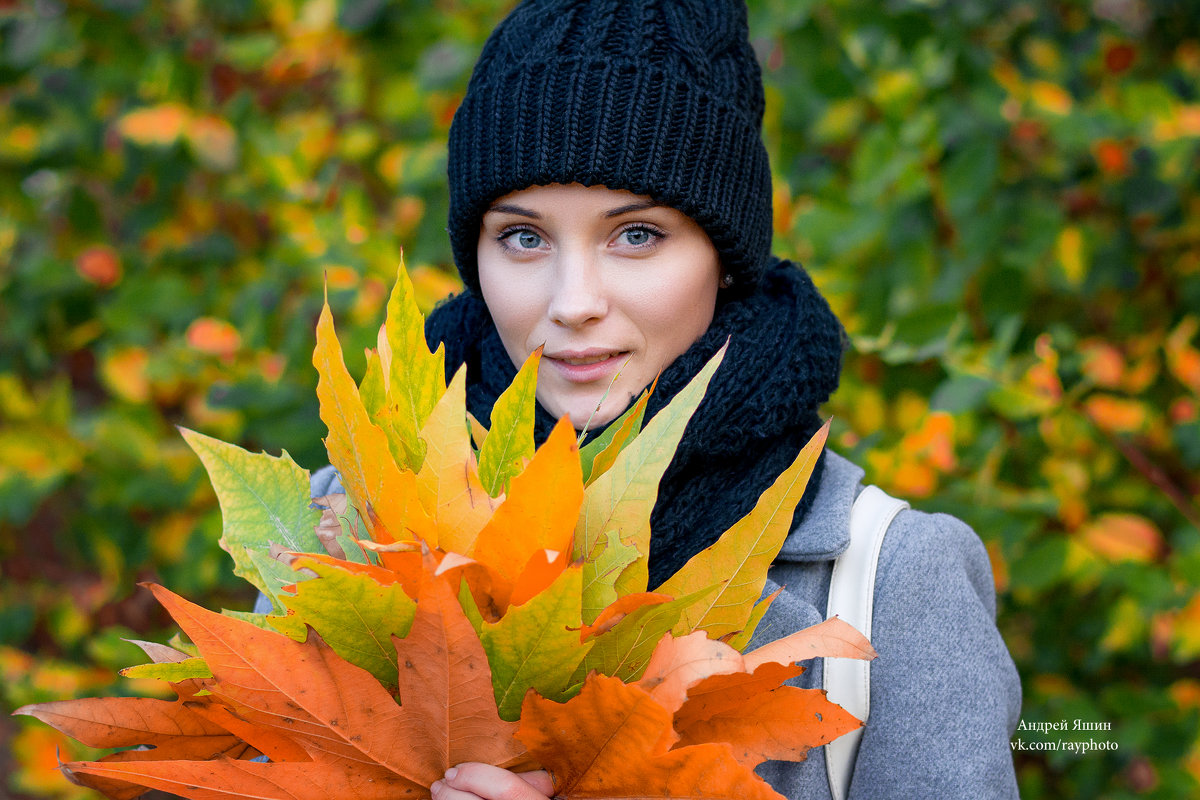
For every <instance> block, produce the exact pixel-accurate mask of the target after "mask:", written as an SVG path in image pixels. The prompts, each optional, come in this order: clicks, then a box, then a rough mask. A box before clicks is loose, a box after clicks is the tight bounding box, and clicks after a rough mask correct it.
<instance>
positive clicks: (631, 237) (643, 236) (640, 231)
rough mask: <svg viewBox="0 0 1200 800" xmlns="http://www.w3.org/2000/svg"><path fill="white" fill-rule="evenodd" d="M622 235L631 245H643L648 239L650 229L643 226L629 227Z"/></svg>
mask: <svg viewBox="0 0 1200 800" xmlns="http://www.w3.org/2000/svg"><path fill="white" fill-rule="evenodd" d="M624 236H625V241H626V242H628V243H629V244H632V245H643V244H646V243H647V242H649V241H650V231H648V230H646V229H645V228H630V229H629V230H627V231H625V233H624Z"/></svg>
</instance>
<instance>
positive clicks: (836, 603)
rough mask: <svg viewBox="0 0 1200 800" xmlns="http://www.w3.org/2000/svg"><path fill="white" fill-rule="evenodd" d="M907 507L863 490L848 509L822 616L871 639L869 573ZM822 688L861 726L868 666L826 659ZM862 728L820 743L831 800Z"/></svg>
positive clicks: (843, 791) (842, 789)
mask: <svg viewBox="0 0 1200 800" xmlns="http://www.w3.org/2000/svg"><path fill="white" fill-rule="evenodd" d="M906 508H908V503H905V502H904V501H903V500H897V499H896V498H894V497H890V496H889V495H887V494H886V493H885V492H884V491H883V490H882V489H880V488H879V487H878V486H867V487H865V488H864V489H863V490H862V491H861V492H860V493H859V495H858V499H856V500H855V501H854V505H853V506H852V507H851V509H850V546H849V547H848V548H847V549H846V552H844V553H842V554H841V555H840V556H838V558H837V559H836V560H835V561H834V562H833V575H832V577H831V578H830V580H829V607H828V609H827V610H826V611H827V614H826V615H827V616H828V617H833V616H838V617H841V618H842V619H843V620H844V621H846V622H848V623H850V624H851V625H853V626H854V627H855V628H857V629H858V630H859V631H860V632H861V633H862V634H863V635H864V636H866V637H867V638H870V637H871V609H872V606H873V605H874V599H875V570H876V568H877V567H878V565H879V550H880V548H881V547H882V546H883V537H884V534H886V533H887V529H888V526H890V525H891V524H892V520H893V519H895V518H896V515H897V514H899V513H900V512H901V511H902V510H904V509H906ZM824 688H825V692H826V694H827V696H828V698H829V699H830V700H831V701H833V702H835V703H837V704H838V705H840V706H841V707H842V708H844V709H846V710H847V711H849V712H850V713H851V714H853V715H854V716H856V717H858V718H859V719H861V720H862V721H863V722H864V723H865V722H866V721H867V717H868V716H869V715H870V712H871V662H870V661H862V660H860V659H856V658H826V659H825V665H824ZM862 733H863V732H862V728H859V729H858V730H855V731H851V732H850V733H847V734H845V735H843V736H839V737H838V738H837V739H834V740H833V741H832V742H830V743H829V744H827V745H825V769H826V772H827V773H828V776H829V793H830V794H831V795H832V797H833V800H845V799H846V795H847V793H848V792H849V789H850V777H851V776H852V775H853V774H854V760H855V758H856V756H857V755H858V743H859V741H860V740H861V739H862Z"/></svg>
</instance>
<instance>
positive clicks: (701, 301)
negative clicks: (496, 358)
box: [478, 184, 721, 428]
mask: <svg viewBox="0 0 1200 800" xmlns="http://www.w3.org/2000/svg"><path fill="white" fill-rule="evenodd" d="M478 255H479V282H480V284H481V287H482V289H483V299H484V302H486V303H487V307H488V310H489V311H490V312H491V314H492V319H493V320H495V322H496V328H497V330H498V331H499V332H500V339H501V341H503V342H504V348H505V350H507V351H508V356H509V358H511V359H512V361H513V363H514V364H516V365H518V366H520V365H521V364H522V363H524V361H525V359H526V358H527V357H528V356H529V354H530V353H532V352H533V351H534V350H535V349H536V348H537V347H539V346H541V345H545V350H544V351H543V352H542V361H541V367H540V369H539V371H538V385H537V398H538V401H539V402H540V403H541V404H542V407H543V408H545V409H546V410H547V411H549V412H550V413H551V414H553V415H554V416H556V417H561V416H563V415H564V414H569V415H570V416H571V421H572V423H573V424H574V425H575V427H576V428H582V427H583V425H584V423H586V422H587V420H588V417H589V416H591V414H592V412H593V411H595V416H594V417H593V418H592V425H591V426H592V427H596V426H598V425H603V424H605V423H607V422H610V421H612V420H613V419H615V418H616V417H617V416H618V415H619V414H620V413H621V412H622V411H623V410H624V409H625V407H626V406H627V405H628V404H629V400H630V398H631V397H633V396H635V395H637V394H639V393H640V392H641V390H642V389H643V388H645V387H646V386H648V385H649V384H650V382H651V381H653V380H654V378H655V376H657V375H658V373H659V372H661V371H662V370H663V369H664V368H665V367H666V366H667V365H668V364H670V363H671V362H672V361H674V360H675V358H676V357H677V356H679V355H681V354H682V353H683V352H684V351H685V350H687V349H688V347H690V346H691V345H692V343H693V342H695V341H696V340H697V339H698V338H699V337H700V335H701V334H703V333H704V331H705V330H707V329H708V326H709V323H710V322H712V318H713V310H714V308H715V307H716V300H717V286H718V283H719V280H720V273H721V269H720V263H719V260H718V256H717V251H716V249H715V248H714V247H713V245H712V242H711V241H710V240H709V238H708V235H707V234H706V233H705V232H704V230H703V229H702V228H701V227H700V226H699V225H697V224H696V223H695V222H694V221H692V219H691V218H689V217H687V216H686V215H684V214H683V213H681V212H679V211H676V210H675V209H673V208H667V207H665V206H658V205H655V204H654V203H653V201H651V200H650V198H648V197H644V196H640V195H635V194H632V193H630V192H627V191H622V190H615V189H607V188H605V187H603V186H582V185H580V184H570V185H566V186H564V185H557V184H556V185H551V186H534V187H530V188H528V189H523V190H521V191H519V192H513V193H512V194H508V195H505V196H504V197H501V198H499V199H498V200H496V201H495V202H494V203H493V204H492V206H491V208H490V209H489V210H488V211H487V213H485V214H484V216H483V222H482V225H481V226H480V232H479V250H478ZM614 376H616V378H615V380H614ZM610 385H611V386H612V388H611V390H610V389H609V386H610ZM605 391H608V396H607V397H606V398H605V399H604V401H603V403H601V398H602V397H604V393H605ZM597 405H599V410H598V411H596V408H597Z"/></svg>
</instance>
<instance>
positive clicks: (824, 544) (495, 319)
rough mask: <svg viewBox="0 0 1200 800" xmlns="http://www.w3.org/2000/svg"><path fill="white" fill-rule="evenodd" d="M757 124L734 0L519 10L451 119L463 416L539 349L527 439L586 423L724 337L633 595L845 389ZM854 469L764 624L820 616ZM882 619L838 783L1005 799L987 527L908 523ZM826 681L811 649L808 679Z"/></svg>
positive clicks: (483, 410) (501, 783)
mask: <svg viewBox="0 0 1200 800" xmlns="http://www.w3.org/2000/svg"><path fill="white" fill-rule="evenodd" d="M762 113H763V88H762V81H761V74H760V71H759V67H758V64H757V62H756V60H755V57H754V53H753V51H752V49H751V47H750V44H749V41H748V33H747V27H746V10H745V8H744V6H743V5H742V3H741V0H720V2H717V1H716V0H596V1H595V2H570V1H569V0H528V1H527V2H525V3H523V4H521V5H520V6H519V7H518V8H517V9H516V10H514V11H513V12H512V14H511V15H510V16H509V17H508V18H507V19H505V20H504V21H503V22H502V23H501V24H500V25H499V26H498V27H497V28H496V30H495V31H494V32H493V34H492V35H491V37H490V38H489V40H488V42H487V44H486V45H485V47H484V50H483V53H482V55H481V56H480V59H479V62H478V64H477V65H476V67H475V71H474V73H473V75H472V78H471V82H470V85H469V88H468V90H467V94H466V96H465V97H464V99H463V102H462V104H461V106H460V107H459V109H458V111H457V113H456V115H455V118H454V123H453V126H452V128H451V132H450V145H449V164H448V173H449V186H450V220H449V222H450V225H449V233H450V238H451V242H452V245H453V248H454V255H455V261H456V263H457V266H458V269H459V271H460V273H461V275H462V277H463V280H464V282H465V284H466V286H467V291H466V292H464V293H463V294H461V295H459V296H458V297H456V298H453V299H452V300H450V301H448V302H447V303H445V304H443V305H442V306H440V307H439V308H438V309H436V310H435V311H434V312H433V314H431V315H430V318H429V320H428V325H427V329H426V333H427V337H428V338H429V340H430V343H431V345H432V344H434V343H437V342H444V343H445V345H446V348H447V360H446V365H447V370H448V372H453V371H454V370H455V369H456V368H457V367H458V366H459V365H460V364H462V363H464V362H465V363H466V364H467V365H468V376H469V378H468V379H469V381H470V383H469V387H468V404H469V406H470V409H471V411H472V412H473V413H474V414H475V415H476V416H477V417H478V418H480V419H481V420H484V421H485V422H486V421H487V420H488V418H489V416H490V409H491V406H492V403H493V402H494V401H495V399H496V397H497V396H498V395H499V393H500V392H501V391H502V390H503V389H504V388H505V387H506V386H507V385H508V383H509V382H510V381H511V379H512V378H513V376H514V375H515V372H516V366H515V365H517V364H520V363H522V362H523V361H524V360H525V358H526V356H528V355H529V354H530V352H532V350H533V349H534V348H536V347H538V346H542V345H544V346H545V351H544V356H543V360H542V362H541V369H540V372H539V380H538V389H537V399H538V405H539V408H538V411H537V415H538V416H537V433H538V437H539V440H541V439H542V438H544V437H545V436H546V435H547V434H548V432H549V430H550V427H551V426H552V424H553V422H554V421H555V419H557V418H558V417H559V416H561V415H563V414H569V415H570V416H571V419H572V420H573V421H574V423H575V424H576V426H577V427H580V428H582V427H583V426H584V425H585V423H589V419H590V424H588V429H589V431H592V432H598V431H600V430H602V429H603V427H604V425H605V424H607V423H609V422H611V421H612V420H613V419H615V418H616V417H617V416H618V415H619V414H620V413H621V412H622V411H623V410H624V409H625V408H626V407H627V406H628V404H629V403H630V401H631V400H632V398H634V397H636V396H637V395H638V394H640V393H641V391H642V390H643V389H644V388H645V387H646V386H647V385H648V384H649V383H650V382H651V381H653V380H654V379H655V376H659V375H660V373H661V375H660V377H659V380H658V384H657V387H656V390H655V393H654V395H653V397H652V399H651V402H650V406H649V412H648V413H650V414H653V413H655V412H656V411H658V410H659V409H661V408H662V407H663V406H664V405H666V403H667V402H668V401H669V400H670V399H671V397H672V396H674V394H675V393H676V392H677V391H678V390H679V389H680V388H681V387H682V386H684V385H685V384H686V383H687V382H688V380H689V379H690V378H691V377H692V376H694V375H695V374H696V372H697V371H698V370H699V368H700V366H701V365H703V364H704V363H705V362H706V361H707V360H708V359H709V358H710V357H711V356H712V354H713V353H714V352H715V351H716V350H717V349H718V348H719V347H720V346H721V345H723V344H724V343H725V342H726V340H727V339H728V341H729V353H728V355H727V357H726V358H725V361H724V364H723V366H722V367H721V369H720V370H718V372H717V375H716V377H715V378H714V380H713V382H712V384H711V385H710V388H709V391H708V394H707V396H706V399H705V401H704V403H703V404H702V405H701V407H700V409H699V410H698V412H697V414H696V415H695V417H694V418H693V420H692V422H691V423H690V425H689V427H688V430H687V432H686V434H685V436H684V439H683V441H682V443H681V444H680V447H679V450H678V453H677V455H676V457H675V460H674V461H673V463H672V466H671V467H670V469H669V470H668V472H667V474H666V475H665V476H664V478H663V481H662V485H661V489H660V493H659V499H658V503H657V505H656V506H655V509H654V513H653V516H652V519H651V526H652V530H653V532H654V533H653V540H652V548H651V562H650V570H651V586H656V585H658V583H660V582H662V581H663V580H665V579H666V578H667V577H668V576H670V575H671V574H672V573H673V572H674V571H675V570H676V569H678V568H679V567H680V566H681V565H682V564H683V563H684V562H686V561H687V559H688V558H690V557H691V555H693V554H694V553H696V552H697V551H699V550H700V549H702V548H704V547H706V546H707V545H709V544H711V543H712V542H713V541H714V540H715V538H716V537H717V536H718V535H719V534H720V533H721V532H722V531H724V530H725V529H726V528H727V527H729V525H730V524H732V523H733V522H734V521H736V520H737V519H739V518H740V517H741V516H743V515H744V514H745V513H746V512H747V511H749V509H750V508H751V507H752V506H753V504H754V502H755V500H756V499H757V497H758V495H759V494H760V493H761V491H762V490H763V489H765V488H766V487H767V486H768V485H769V484H770V483H771V481H772V480H774V478H775V477H776V476H777V475H778V474H779V473H780V472H781V471H782V470H783V469H784V468H785V467H786V466H787V465H788V464H789V463H790V462H791V460H792V458H794V457H795V455H796V453H797V452H798V451H799V449H800V448H801V447H802V446H803V444H804V443H805V442H806V441H807V440H808V438H809V437H810V436H811V435H812V434H813V433H814V432H815V431H816V430H817V428H818V427H819V425H820V423H821V420H820V416H819V414H818V408H819V406H820V404H821V403H822V402H824V401H825V400H826V399H827V398H828V396H829V394H830V393H831V392H832V391H833V390H834V389H835V388H836V386H837V381H838V373H839V369H840V361H841V349H842V330H841V326H840V325H839V323H838V322H837V320H836V318H835V317H834V316H833V314H832V313H831V312H830V310H829V307H828V304H827V303H826V302H825V301H824V299H823V298H822V297H821V296H820V294H819V293H818V292H817V290H816V289H815V288H814V286H813V284H812V282H811V280H809V278H808V276H807V275H806V274H805V273H804V271H803V270H802V269H801V268H800V267H798V266H796V265H793V264H790V263H786V262H780V261H778V260H776V259H772V258H771V256H770V250H769V248H770V241H771V183H770V171H769V165H768V162H767V155H766V151H765V149H764V147H763V145H762V141H761V137H760V126H761V120H762ZM862 474H863V473H862V471H861V470H859V469H858V468H857V467H855V466H853V465H852V464H850V463H849V462H847V461H845V460H844V459H842V458H840V457H838V456H837V455H835V454H832V453H826V454H825V455H824V456H823V457H822V459H821V460H820V461H819V462H818V464H817V468H816V470H815V472H814V475H813V478H812V481H811V482H810V488H809V491H808V492H806V494H805V496H804V498H803V500H802V501H801V503H800V504H799V507H798V508H797V509H796V512H795V517H794V529H793V532H792V534H791V535H790V536H789V538H788V541H787V542H786V544H785V545H784V548H783V551H782V552H781V554H780V557H779V559H778V560H777V562H776V564H775V565H774V566H773V567H772V573H771V577H772V580H773V581H774V582H776V583H778V584H780V585H784V586H785V587H786V588H785V591H784V592H783V594H782V595H781V596H780V597H779V599H778V600H777V601H776V602H775V604H774V605H773V607H772V608H771V611H770V613H769V615H768V617H767V618H766V619H765V620H764V622H763V623H762V625H761V626H760V628H759V637H760V638H767V639H769V638H776V637H778V636H781V635H784V634H786V633H789V632H791V631H793V630H796V629H798V628H801V627H805V626H807V625H810V624H814V623H816V622H818V621H820V620H821V619H822V618H823V617H824V613H823V610H824V609H825V607H826V598H827V595H828V591H829V589H828V587H829V579H830V571H831V565H832V563H833V559H834V558H835V557H836V556H837V555H838V554H839V553H840V552H841V551H843V550H844V549H845V548H846V545H847V541H848V522H847V519H848V514H849V508H850V504H851V503H852V502H853V500H854V497H855V495H856V494H857V492H858V491H859V489H860V479H861V478H862ZM769 588H770V587H769ZM874 615H875V623H874V628H873V634H872V640H873V643H874V645H875V647H876V649H877V650H878V651H879V653H880V657H879V659H878V660H877V661H876V662H875V664H874V666H873V668H872V673H871V718H870V723H869V725H868V726H867V728H866V731H865V734H864V737H863V739H862V742H861V746H860V749H859V752H858V755H857V760H856V762H855V767H854V769H855V771H854V777H853V781H852V783H851V788H850V796H851V797H872V798H878V797H920V796H927V797H939V798H951V797H970V798H982V797H1015V796H1016V782H1015V778H1014V775H1013V766H1012V760H1011V756H1010V754H1009V752H1010V751H1009V746H1008V739H1009V736H1010V734H1011V732H1012V729H1013V728H1014V727H1015V725H1016V716H1017V713H1018V708H1019V703H1020V689H1019V683H1018V680H1017V676H1016V671H1015V669H1014V667H1013V665H1012V661H1011V659H1010V658H1009V655H1008V653H1007V650H1006V649H1005V647H1004V644H1003V641H1002V640H1001V638H1000V636H999V633H998V632H997V630H996V626H995V621H994V619H995V598H994V589H993V585H992V577H991V570H990V568H989V566H988V561H987V556H986V554H985V552H984V550H983V547H982V545H981V543H980V542H979V539H978V538H977V537H976V536H975V534H974V533H973V532H972V531H970V530H969V529H968V528H967V527H966V526H965V525H963V524H962V523H961V522H959V521H958V520H955V519H953V518H950V517H946V516H944V515H926V514H921V513H918V512H915V511H907V512H903V513H901V514H900V516H898V517H897V518H896V520H895V522H894V523H893V524H892V526H891V527H890V529H889V532H888V535H887V538H886V539H885V540H884V545H883V551H882V553H881V556H880V560H879V570H878V575H877V581H876V590H875V604H874ZM821 675H822V666H821V664H819V663H817V664H814V665H812V666H810V668H809V671H808V672H807V673H806V674H805V675H804V676H803V677H802V679H801V683H802V685H806V686H820V685H821V683H820V681H821ZM823 760H824V754H823V752H822V751H820V750H817V751H813V753H812V755H810V758H809V759H808V761H806V762H803V763H800V764H792V763H783V762H771V763H768V764H764V765H763V766H762V767H761V768H760V772H761V773H762V774H763V775H764V777H766V778H767V779H768V780H769V781H770V782H771V783H772V784H773V785H774V786H775V787H776V788H777V789H778V790H779V791H780V792H781V793H783V794H786V795H787V796H789V797H828V796H830V790H829V788H828V784H827V782H826V777H825V768H824V764H823ZM551 791H552V787H551V783H550V781H549V778H548V777H547V776H546V775H545V773H531V774H529V775H524V776H519V775H514V774H513V773H509V772H506V771H504V770H500V769H498V768H495V767H490V766H487V765H481V764H464V765H459V766H458V767H456V768H454V769H452V770H450V771H449V772H448V773H447V775H446V777H445V779H444V780H442V781H439V782H438V783H437V784H435V785H434V797H435V798H437V800H457V799H459V798H463V799H465V800H471V798H476V797H479V798H495V799H498V798H507V799H508V800H529V799H532V798H544V797H546V796H547V795H548V794H549V793H550V792H551Z"/></svg>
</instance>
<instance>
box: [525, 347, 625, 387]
mask: <svg viewBox="0 0 1200 800" xmlns="http://www.w3.org/2000/svg"><path fill="white" fill-rule="evenodd" d="M628 357H629V351H627V350H610V349H607V348H599V347H593V348H588V349H587V350H559V351H557V352H554V353H547V354H546V355H544V356H543V358H545V359H546V361H547V362H549V363H550V364H551V365H552V366H553V367H554V368H555V369H556V370H557V371H558V372H559V374H561V375H562V376H563V377H564V378H566V379H567V380H569V381H571V382H573V383H590V382H592V381H597V380H602V379H611V378H612V375H613V373H614V372H615V371H616V370H618V369H620V367H621V365H622V364H624V363H625V360H626V359H627V358H628Z"/></svg>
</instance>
